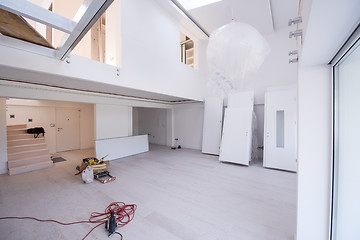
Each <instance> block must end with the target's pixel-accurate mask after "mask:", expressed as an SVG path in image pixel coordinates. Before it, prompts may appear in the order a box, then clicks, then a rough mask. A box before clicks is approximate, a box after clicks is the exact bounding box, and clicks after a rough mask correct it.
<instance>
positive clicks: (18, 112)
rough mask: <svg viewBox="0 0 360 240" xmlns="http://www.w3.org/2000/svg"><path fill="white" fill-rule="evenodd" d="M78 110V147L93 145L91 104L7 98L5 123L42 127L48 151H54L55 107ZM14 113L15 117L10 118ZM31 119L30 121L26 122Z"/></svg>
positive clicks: (84, 147) (92, 109) (90, 146)
mask: <svg viewBox="0 0 360 240" xmlns="http://www.w3.org/2000/svg"><path fill="white" fill-rule="evenodd" d="M64 108H66V109H77V110H80V148H81V149H87V148H92V147H94V107H93V105H92V104H81V103H68V102H56V101H39V100H23V99H9V100H7V113H6V120H7V125H14V124H27V126H28V127H29V128H30V127H38V126H41V127H44V129H45V139H46V143H47V146H48V149H49V152H50V153H56V127H50V124H51V123H54V124H55V126H56V109H64ZM10 114H14V115H15V118H10ZM28 119H32V120H33V121H32V122H28Z"/></svg>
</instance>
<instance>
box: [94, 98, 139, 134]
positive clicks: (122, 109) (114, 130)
mask: <svg viewBox="0 0 360 240" xmlns="http://www.w3.org/2000/svg"><path fill="white" fill-rule="evenodd" d="M95 129H96V130H95V139H96V140H99V139H106V138H116V137H127V136H130V135H132V134H131V133H130V132H132V130H130V129H132V107H128V106H120V105H109V104H96V105H95Z"/></svg>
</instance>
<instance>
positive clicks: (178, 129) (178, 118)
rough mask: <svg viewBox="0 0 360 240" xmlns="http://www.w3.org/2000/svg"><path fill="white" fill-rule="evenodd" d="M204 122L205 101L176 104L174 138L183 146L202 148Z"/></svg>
mask: <svg viewBox="0 0 360 240" xmlns="http://www.w3.org/2000/svg"><path fill="white" fill-rule="evenodd" d="M203 123H204V104H203V103H192V104H179V105H176V106H174V138H178V139H179V140H178V144H180V145H181V147H183V148H191V149H198V150H201V147H202V131H203Z"/></svg>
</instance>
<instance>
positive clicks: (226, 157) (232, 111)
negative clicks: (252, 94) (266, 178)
mask: <svg viewBox="0 0 360 240" xmlns="http://www.w3.org/2000/svg"><path fill="white" fill-rule="evenodd" d="M252 112H253V108H252V106H249V107H247V108H227V109H226V110H225V117H224V127H223V134H222V139H221V147H220V157H219V160H220V161H221V162H233V163H238V164H243V165H249V162H250V159H251V138H252V134H251V131H252V129H251V126H252Z"/></svg>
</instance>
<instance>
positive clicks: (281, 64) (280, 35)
mask: <svg viewBox="0 0 360 240" xmlns="http://www.w3.org/2000/svg"><path fill="white" fill-rule="evenodd" d="M289 31H290V29H288V28H285V29H281V30H279V31H276V32H274V33H273V34H270V35H266V36H264V37H265V39H266V40H267V42H268V43H269V46H270V48H271V52H270V54H269V55H268V57H267V58H266V59H265V61H264V63H263V65H262V66H261V67H260V69H259V71H258V72H256V73H255V74H253V75H252V76H249V79H248V80H247V81H246V83H245V85H244V88H245V89H247V90H254V92H255V104H264V96H265V95H264V93H265V91H266V89H267V88H268V87H275V86H282V85H289V84H296V83H297V64H289V59H290V58H295V57H296V56H295V57H294V56H291V57H289V51H292V50H295V49H297V47H296V41H295V39H293V38H291V39H290V38H289Z"/></svg>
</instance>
